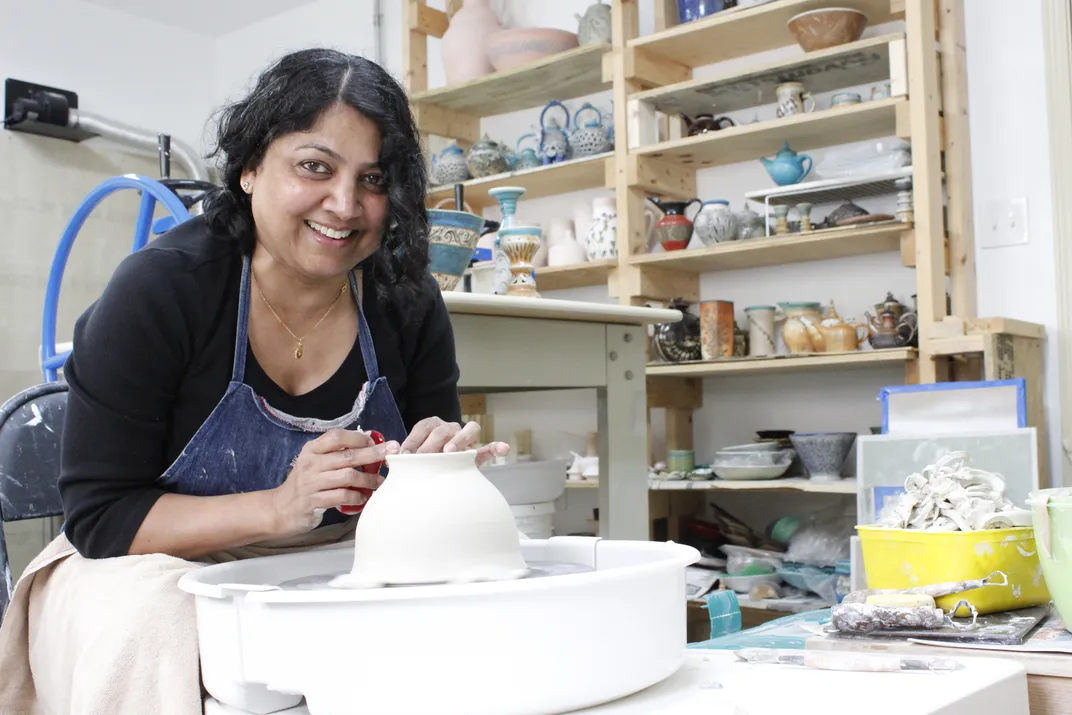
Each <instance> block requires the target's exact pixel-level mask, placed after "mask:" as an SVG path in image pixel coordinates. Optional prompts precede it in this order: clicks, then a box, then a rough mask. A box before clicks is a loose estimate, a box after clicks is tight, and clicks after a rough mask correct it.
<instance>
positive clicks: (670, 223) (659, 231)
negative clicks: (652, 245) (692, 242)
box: [648, 196, 702, 251]
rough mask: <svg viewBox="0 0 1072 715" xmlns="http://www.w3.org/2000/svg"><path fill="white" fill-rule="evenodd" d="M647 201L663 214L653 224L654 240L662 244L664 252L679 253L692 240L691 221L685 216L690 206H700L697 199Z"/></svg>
mask: <svg viewBox="0 0 1072 715" xmlns="http://www.w3.org/2000/svg"><path fill="white" fill-rule="evenodd" d="M648 201H650V202H652V203H653V204H655V205H656V206H658V207H659V210H660V211H662V212H663V214H665V215H664V216H663V217H662V218H661V219H659V220H658V221H657V222H656V223H655V229H654V231H655V238H656V240H658V241H659V243H660V244H662V247H663V250H664V251H680V250H682V249H684V248H685V247H686V246H688V245H689V239H690V238H692V220H691V219H690V218H689V217H688V216H686V215H685V211H686V209H688V207H689V205H690V204H693V203H697V204H702V202H701V201H700V200H699V199H689V200H688V201H661V200H659V199H656V198H653V197H651V196H649V197H648Z"/></svg>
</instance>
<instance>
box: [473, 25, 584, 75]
mask: <svg viewBox="0 0 1072 715" xmlns="http://www.w3.org/2000/svg"><path fill="white" fill-rule="evenodd" d="M485 46H486V48H487V54H488V60H490V61H491V66H492V67H494V68H495V71H496V72H505V71H506V70H512V69H516V68H517V67H524V66H525V65H528V64H532V63H533V62H536V61H538V60H542V59H543V58H544V57H550V56H551V55H557V54H558V53H559V52H565V51H566V50H572V49H573V48H575V47H577V33H575V32H566V31H565V30H556V29H554V28H551V27H512V28H509V29H506V30H498V31H496V32H493V33H491V34H490V35H488V37H487V40H486V42H485Z"/></svg>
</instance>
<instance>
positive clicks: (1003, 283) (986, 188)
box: [965, 0, 1064, 485]
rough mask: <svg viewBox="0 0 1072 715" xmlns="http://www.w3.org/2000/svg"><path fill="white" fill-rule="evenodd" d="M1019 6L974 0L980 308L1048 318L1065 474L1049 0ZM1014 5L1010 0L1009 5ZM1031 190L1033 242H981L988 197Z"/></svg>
mask: <svg viewBox="0 0 1072 715" xmlns="http://www.w3.org/2000/svg"><path fill="white" fill-rule="evenodd" d="M1044 1H1048V0H1021V1H1020V2H1018V3H1016V6H1015V10H1011V9H1008V8H1007V7H1005V6H1003V7H1001V8H1000V9H999V8H998V6H997V3H994V2H991V1H987V2H967V3H965V8H966V13H965V14H966V17H965V20H966V28H967V41H968V42H967V44H968V92H969V101H970V105H971V106H970V112H971V115H970V116H971V141H972V181H973V183H974V192H975V228H976V236H977V237H978V238H977V241H976V259H977V269H976V270H977V272H978V286H979V314H980V315H982V316H1002V317H1007V318H1019V319H1021V320H1029V321H1031V322H1035V323H1042V324H1043V325H1045V326H1046V333H1047V335H1048V336H1049V340H1048V341H1047V343H1046V348H1045V361H1046V372H1045V383H1044V384H1045V395H1046V419H1047V426H1048V430H1047V432H1048V437H1049V445H1050V455H1049V456H1050V459H1049V462H1050V469H1051V479H1052V481H1053V483H1054V485H1057V484H1059V482H1060V468H1059V466H1060V465H1061V463H1062V461H1063V460H1064V456H1063V453H1062V450H1061V434H1062V433H1061V429H1060V428H1061V413H1060V404H1059V401H1060V397H1059V394H1058V380H1059V373H1058V366H1057V341H1056V339H1055V336H1056V331H1057V294H1056V286H1055V281H1056V279H1057V276H1056V275H1055V271H1054V231H1053V197H1052V196H1051V192H1050V151H1049V134H1048V131H1049V128H1048V121H1047V113H1046V112H1047V110H1046V84H1045V82H1046V71H1045V57H1044V52H1045V48H1044V45H1043V37H1042V3H1043V2H1044ZM1009 7H1011V6H1009ZM1018 197H1026V198H1027V210H1028V225H1029V238H1028V243H1027V244H1025V245H1019V246H1006V247H1000V248H982V247H981V244H982V240H981V239H982V236H983V233H984V232H985V231H987V228H988V227H987V223H986V221H985V213H984V211H985V207H986V205H987V203H988V202H991V201H1002V200H1008V199H1012V198H1018Z"/></svg>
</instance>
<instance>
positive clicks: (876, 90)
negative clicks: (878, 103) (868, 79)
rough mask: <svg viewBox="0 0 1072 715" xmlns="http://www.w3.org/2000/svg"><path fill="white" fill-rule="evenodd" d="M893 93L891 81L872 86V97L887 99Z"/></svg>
mask: <svg viewBox="0 0 1072 715" xmlns="http://www.w3.org/2000/svg"><path fill="white" fill-rule="evenodd" d="M891 94H892V90H891V88H890V83H889V81H886V82H880V83H878V84H877V85H875V86H874V87H872V88H871V99H886V98H887V97H889V96H890V95H891Z"/></svg>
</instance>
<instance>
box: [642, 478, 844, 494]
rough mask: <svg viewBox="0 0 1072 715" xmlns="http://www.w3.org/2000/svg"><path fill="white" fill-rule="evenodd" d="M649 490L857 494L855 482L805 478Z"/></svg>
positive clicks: (652, 484) (681, 483) (659, 484)
mask: <svg viewBox="0 0 1072 715" xmlns="http://www.w3.org/2000/svg"><path fill="white" fill-rule="evenodd" d="M648 489H649V490H651V491H662V490H669V491H715V490H724V491H738V492H751V491H765V492H772V491H783V492H784V491H793V492H812V493H815V494H855V493H856V480H855V479H839V480H837V481H833V480H831V481H828V482H823V481H812V480H811V479H805V478H803V477H790V478H788V479H758V480H747V481H731V480H726V479H709V480H703V481H692V480H688V479H679V480H674V481H660V480H657V479H649V480H648Z"/></svg>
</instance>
